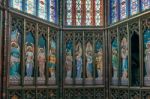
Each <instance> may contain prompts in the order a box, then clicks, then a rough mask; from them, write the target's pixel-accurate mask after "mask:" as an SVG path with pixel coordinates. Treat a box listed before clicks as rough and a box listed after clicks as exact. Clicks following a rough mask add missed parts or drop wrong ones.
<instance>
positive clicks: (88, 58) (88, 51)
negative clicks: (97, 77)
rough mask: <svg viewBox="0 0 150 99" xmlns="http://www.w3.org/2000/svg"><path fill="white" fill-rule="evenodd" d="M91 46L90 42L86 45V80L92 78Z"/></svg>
mask: <svg viewBox="0 0 150 99" xmlns="http://www.w3.org/2000/svg"><path fill="white" fill-rule="evenodd" d="M92 51H93V49H92V45H91V43H90V42H88V43H87V45H86V61H87V62H86V73H87V78H92V72H93V57H92Z"/></svg>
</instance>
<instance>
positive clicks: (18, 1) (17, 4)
mask: <svg viewBox="0 0 150 99" xmlns="http://www.w3.org/2000/svg"><path fill="white" fill-rule="evenodd" d="M10 2H12V3H11V4H12V5H11V6H12V7H13V8H15V9H18V10H22V0H12V1H10Z"/></svg>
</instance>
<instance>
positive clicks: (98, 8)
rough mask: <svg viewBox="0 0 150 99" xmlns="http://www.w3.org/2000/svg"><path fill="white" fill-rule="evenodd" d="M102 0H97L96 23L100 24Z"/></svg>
mask: <svg viewBox="0 0 150 99" xmlns="http://www.w3.org/2000/svg"><path fill="white" fill-rule="evenodd" d="M100 19H101V16H100V0H95V25H96V26H99V25H100Z"/></svg>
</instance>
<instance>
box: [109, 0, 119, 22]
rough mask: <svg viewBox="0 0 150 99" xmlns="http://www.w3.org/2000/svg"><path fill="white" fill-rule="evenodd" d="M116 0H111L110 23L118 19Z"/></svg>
mask: <svg viewBox="0 0 150 99" xmlns="http://www.w3.org/2000/svg"><path fill="white" fill-rule="evenodd" d="M117 3H118V2H117V0H111V23H114V22H117V20H118V8H117V7H118V6H117V5H118V4H117Z"/></svg>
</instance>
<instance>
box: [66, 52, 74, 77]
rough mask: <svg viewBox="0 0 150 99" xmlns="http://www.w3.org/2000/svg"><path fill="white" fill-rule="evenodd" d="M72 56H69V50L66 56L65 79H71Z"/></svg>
mask: <svg viewBox="0 0 150 99" xmlns="http://www.w3.org/2000/svg"><path fill="white" fill-rule="evenodd" d="M72 61H73V59H72V54H71V50H69V51H68V52H67V55H66V65H65V66H66V70H67V77H66V78H71V74H72Z"/></svg>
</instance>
